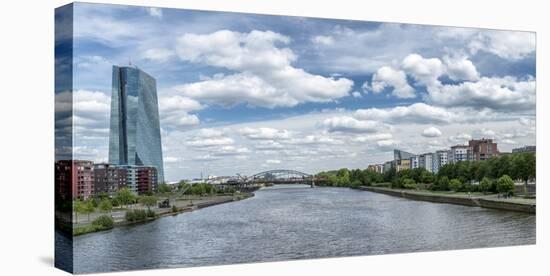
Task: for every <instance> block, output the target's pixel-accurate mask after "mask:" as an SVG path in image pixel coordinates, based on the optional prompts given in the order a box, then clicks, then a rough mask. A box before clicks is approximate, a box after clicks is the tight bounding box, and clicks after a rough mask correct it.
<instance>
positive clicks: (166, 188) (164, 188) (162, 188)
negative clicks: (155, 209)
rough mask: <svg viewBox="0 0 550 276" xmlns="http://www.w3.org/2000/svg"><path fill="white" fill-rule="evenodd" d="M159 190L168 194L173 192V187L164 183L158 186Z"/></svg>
mask: <svg viewBox="0 0 550 276" xmlns="http://www.w3.org/2000/svg"><path fill="white" fill-rule="evenodd" d="M157 192H159V193H161V194H167V193H170V192H172V187H170V185H168V184H166V183H162V184H160V185H159V186H158V188H157Z"/></svg>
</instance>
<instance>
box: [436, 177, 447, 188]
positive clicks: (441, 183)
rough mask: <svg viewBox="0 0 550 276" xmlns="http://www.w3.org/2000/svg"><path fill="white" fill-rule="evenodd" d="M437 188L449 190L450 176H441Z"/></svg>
mask: <svg viewBox="0 0 550 276" xmlns="http://www.w3.org/2000/svg"><path fill="white" fill-rule="evenodd" d="M437 189H438V190H440V191H448V190H449V178H448V177H447V176H443V177H440V178H439V179H438V180H437Z"/></svg>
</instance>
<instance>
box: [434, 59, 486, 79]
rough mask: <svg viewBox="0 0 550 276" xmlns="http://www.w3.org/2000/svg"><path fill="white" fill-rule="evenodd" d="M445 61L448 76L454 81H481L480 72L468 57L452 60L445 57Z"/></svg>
mask: <svg viewBox="0 0 550 276" xmlns="http://www.w3.org/2000/svg"><path fill="white" fill-rule="evenodd" d="M443 60H444V61H445V65H446V66H447V75H448V76H449V78H451V79H452V80H455V81H462V80H466V81H476V80H478V79H479V72H478V71H477V69H476V67H475V65H474V64H473V63H472V61H470V60H468V59H467V57H454V58H451V57H449V56H445V57H444V58H443Z"/></svg>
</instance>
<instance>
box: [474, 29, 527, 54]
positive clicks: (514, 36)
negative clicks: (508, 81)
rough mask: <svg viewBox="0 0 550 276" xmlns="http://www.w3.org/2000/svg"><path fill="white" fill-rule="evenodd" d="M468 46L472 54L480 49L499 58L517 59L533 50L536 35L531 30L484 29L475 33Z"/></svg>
mask: <svg viewBox="0 0 550 276" xmlns="http://www.w3.org/2000/svg"><path fill="white" fill-rule="evenodd" d="M468 46H469V48H470V52H471V53H472V54H475V53H477V52H478V51H479V50H482V51H486V52H489V53H493V54H495V55H497V56H499V57H501V58H505V59H512V60H517V59H521V58H524V57H525V56H527V55H529V54H531V53H533V52H534V51H535V49H536V35H535V33H532V32H518V31H493V30H491V31H484V32H480V33H478V34H477V35H475V36H474V37H473V38H472V39H471V41H470V43H469V45H468Z"/></svg>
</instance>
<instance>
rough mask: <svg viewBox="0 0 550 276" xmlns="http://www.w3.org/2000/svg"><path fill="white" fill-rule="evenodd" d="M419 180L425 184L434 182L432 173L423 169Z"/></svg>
mask: <svg viewBox="0 0 550 276" xmlns="http://www.w3.org/2000/svg"><path fill="white" fill-rule="evenodd" d="M419 182H422V183H425V184H432V183H433V182H434V175H433V174H432V173H431V172H429V171H427V170H425V169H424V170H423V171H422V173H421V174H420V180H419Z"/></svg>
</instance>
